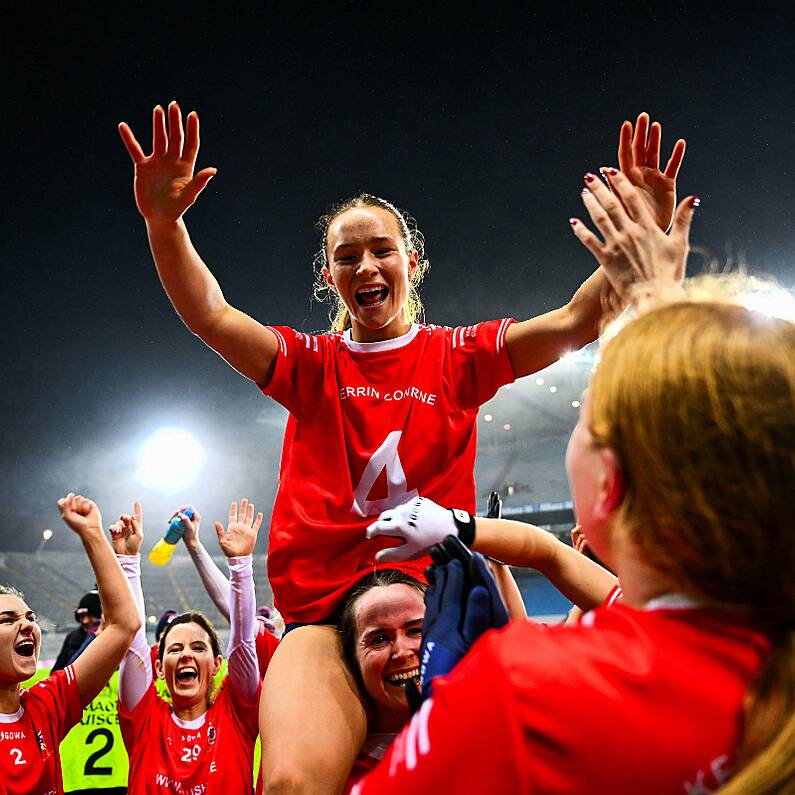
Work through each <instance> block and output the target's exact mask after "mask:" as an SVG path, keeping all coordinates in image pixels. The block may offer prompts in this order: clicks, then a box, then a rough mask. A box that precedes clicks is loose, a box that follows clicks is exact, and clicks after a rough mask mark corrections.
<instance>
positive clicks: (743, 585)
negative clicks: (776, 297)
mask: <svg viewBox="0 0 795 795" xmlns="http://www.w3.org/2000/svg"><path fill="white" fill-rule="evenodd" d="M588 400H589V412H590V421H589V426H590V431H591V434H592V435H593V438H594V440H595V442H596V444H597V445H601V446H604V447H609V448H610V449H611V450H613V451H614V452H615V454H616V456H617V457H618V459H619V461H620V463H621V466H622V471H623V475H624V488H625V492H624V498H623V501H622V504H621V507H620V508H619V515H618V517H617V523H616V527H618V528H621V531H622V532H626V533H627V534H628V536H629V538H630V539H631V540H632V541H633V542H634V544H635V545H636V547H637V548H638V550H639V551H640V552H641V554H642V555H643V557H644V559H645V560H646V561H648V562H649V563H650V564H651V565H652V566H653V567H654V568H655V569H656V570H658V571H660V572H663V573H664V574H666V575H667V576H668V577H669V578H671V579H673V580H674V581H675V582H679V583H681V584H682V588H683V590H685V591H686V592H688V593H691V594H694V595H696V596H701V597H702V598H704V599H705V600H708V601H711V602H718V603H720V604H723V605H725V606H727V607H729V608H736V609H737V610H738V611H739V612H741V613H743V614H746V615H749V616H750V617H751V619H752V620H753V621H755V623H756V624H758V626H760V627H761V628H762V629H764V630H765V632H766V633H767V635H768V636H769V637H770V639H771V641H772V643H773V651H772V652H771V654H770V655H769V656H768V658H767V659H766V661H765V662H764V663H763V665H762V668H761V671H760V673H759V675H758V676H757V678H756V680H755V681H754V683H753V684H752V686H751V688H750V689H749V692H748V693H747V695H746V704H745V728H744V735H743V738H742V741H741V744H740V747H739V749H738V753H737V757H736V765H735V771H736V775H735V776H734V777H733V778H732V779H731V781H730V782H728V783H727V785H726V786H725V787H724V788H723V789H721V790H720V792H721V793H723V794H724V795H738V793H757V794H759V795H762V794H763V793H770V795H772V793H782V792H785V791H786V792H795V789H793V781H795V323H793V322H790V321H789V320H784V319H780V318H770V317H767V316H765V315H763V314H761V313H759V312H751V311H749V310H748V309H746V308H744V307H743V306H739V305H730V304H726V303H721V302H709V301H704V300H699V301H693V302H681V303H676V304H671V305H667V306H664V307H662V308H659V309H656V310H654V311H652V312H649V313H648V314H645V315H642V316H640V317H639V318H637V319H636V320H633V321H631V322H630V323H629V324H628V325H627V326H626V327H625V328H623V329H622V330H621V331H620V332H619V333H618V334H617V335H616V336H615V337H614V338H613V339H611V340H610V341H609V342H608V343H607V344H606V345H605V347H604V350H603V352H602V358H601V361H600V363H599V365H598V367H597V368H596V370H595V372H594V375H593V378H592V381H591V386H590V390H589V398H588Z"/></svg>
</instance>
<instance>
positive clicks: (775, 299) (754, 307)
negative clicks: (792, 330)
mask: <svg viewBox="0 0 795 795" xmlns="http://www.w3.org/2000/svg"><path fill="white" fill-rule="evenodd" d="M753 288H754V289H749V290H748V292H747V293H746V294H745V296H744V297H743V304H744V305H745V308H746V309H750V310H751V311H752V312H761V313H762V314H763V315H767V316H768V317H780V318H783V319H784V320H795V296H793V294H792V293H791V292H790V291H789V290H785V289H783V288H781V287H778V286H776V285H766V284H764V283H759V284H754V285H753Z"/></svg>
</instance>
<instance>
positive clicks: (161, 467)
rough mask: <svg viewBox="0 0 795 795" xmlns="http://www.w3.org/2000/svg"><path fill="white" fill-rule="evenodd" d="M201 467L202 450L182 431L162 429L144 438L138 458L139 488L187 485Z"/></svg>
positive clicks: (196, 442) (195, 441)
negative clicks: (141, 486)
mask: <svg viewBox="0 0 795 795" xmlns="http://www.w3.org/2000/svg"><path fill="white" fill-rule="evenodd" d="M203 464H204V450H202V446H201V444H199V442H198V441H197V440H196V438H195V437H194V436H193V435H192V434H190V433H188V431H186V430H183V429H182V428H161V429H160V430H159V431H157V433H155V434H153V435H152V436H150V437H149V439H147V440H146V441H145V442H144V444H143V445H142V447H141V451H140V454H139V456H138V471H137V473H136V474H137V477H138V481H139V482H140V483H141V485H143V486H146V487H147V488H150V489H157V490H159V491H171V490H173V489H179V488H183V487H185V486H189V485H190V484H191V483H193V481H194V480H195V479H196V476H197V475H198V474H199V471H200V470H201V468H202V465H203Z"/></svg>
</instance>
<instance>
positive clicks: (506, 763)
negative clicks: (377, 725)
mask: <svg viewBox="0 0 795 795" xmlns="http://www.w3.org/2000/svg"><path fill="white" fill-rule="evenodd" d="M492 634H498V633H492ZM493 643H494V641H493V639H491V638H489V639H484V642H482V643H481V644H479V645H478V646H477V647H475V648H473V649H472V652H471V653H470V654H469V655H467V657H466V658H465V659H464V660H463V661H462V662H461V664H460V665H459V666H458V667H457V668H456V670H455V672H454V673H453V674H452V675H451V676H450V677H449V678H447V679H439V680H436V681H434V695H433V698H430V699H428V700H427V701H425V703H424V704H423V705H422V707H420V709H419V711H418V712H417V713H416V714H415V715H414V717H413V718H412V719H411V721H410V722H409V723H408V724H407V725H406V727H405V728H404V729H403V731H402V732H401V733H400V734H399V735H398V736H397V738H396V739H395V741H394V743H392V745H391V746H390V748H389V751H388V752H387V754H386V756H385V757H384V758H383V760H382V761H381V762H380V763H379V765H378V766H377V767H376V769H375V770H374V771H373V772H372V773H370V774H368V775H367V776H365V777H364V778H362V779H361V780H360V781H359V782H358V783H357V784H356V785H355V786H354V787H353V789H352V790H351V795H376V793H377V794H378V795H393V793H394V795H398V794H399V795H403V793H405V792H411V793H412V795H422V793H428V795H438V793H439V792H471V791H472V784H473V782H478V783H479V785H480V787H479V791H482V792H515V793H522V792H531V791H532V789H531V787H530V784H529V780H528V777H527V771H525V770H523V769H522V759H523V756H524V755H523V754H522V753H521V752H520V750H519V749H520V748H521V743H522V732H521V729H520V727H519V723H518V721H517V719H516V717H515V711H514V710H513V709H512V699H511V692H510V689H509V684H508V677H507V676H506V675H505V671H504V670H503V669H502V666H501V665H500V664H499V661H498V659H497V658H496V656H495V655H493V654H492V653H491V649H492V648H493ZM462 727H463V728H462ZM473 747H476V748H477V750H476V751H475V752H472V748H473Z"/></svg>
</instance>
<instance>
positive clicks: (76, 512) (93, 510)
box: [57, 491, 103, 541]
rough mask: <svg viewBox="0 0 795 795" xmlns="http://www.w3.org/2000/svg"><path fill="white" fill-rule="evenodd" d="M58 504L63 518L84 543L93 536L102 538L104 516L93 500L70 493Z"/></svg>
mask: <svg viewBox="0 0 795 795" xmlns="http://www.w3.org/2000/svg"><path fill="white" fill-rule="evenodd" d="M57 504H58V510H59V511H60V512H61V518H62V519H63V520H64V522H66V524H67V525H69V527H70V528H71V529H72V530H74V531H75V533H77V535H78V536H80V538H81V539H82V540H83V541H86V540H88V539H89V538H91V537H92V536H97V535H98V536H100V537H102V535H103V532H102V514H100V512H99V508H98V507H97V504H96V503H95V502H94V501H93V500H90V499H88V497H84V496H83V495H82V494H75V493H74V492H71V491H70V492H69V494H67V495H66V496H65V497H61V499H60V500H58V503H57Z"/></svg>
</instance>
